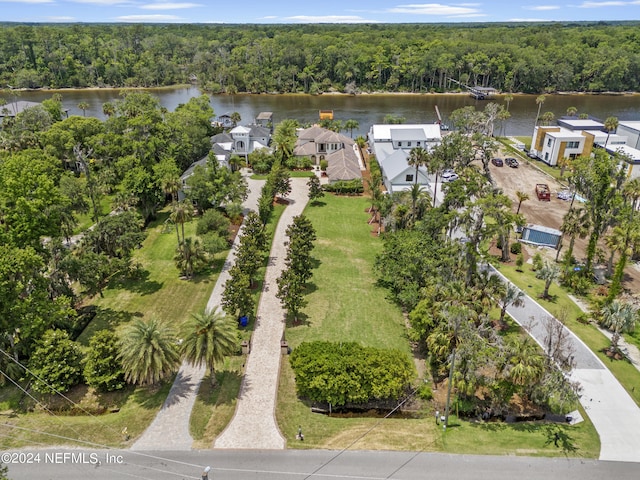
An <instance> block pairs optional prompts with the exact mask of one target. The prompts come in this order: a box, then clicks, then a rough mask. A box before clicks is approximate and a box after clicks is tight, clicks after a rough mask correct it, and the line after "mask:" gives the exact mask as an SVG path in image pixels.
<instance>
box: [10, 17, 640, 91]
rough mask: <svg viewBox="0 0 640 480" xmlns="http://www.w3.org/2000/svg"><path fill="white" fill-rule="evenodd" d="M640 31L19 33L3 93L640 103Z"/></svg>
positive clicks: (327, 28)
mask: <svg viewBox="0 0 640 480" xmlns="http://www.w3.org/2000/svg"><path fill="white" fill-rule="evenodd" d="M639 35H640V34H638V28H637V23H635V22H614V23H604V22H598V23H587V22H575V23H540V24H537V23H536V24H525V23H509V24H455V25H453V24H387V25H379V24H368V25H46V24H43V25H14V24H9V25H7V24H5V25H4V26H3V27H2V28H1V29H0V85H9V86H11V87H15V88H42V87H50V88H66V87H76V88H81V87H90V86H98V87H106V86H109V87H157V86H164V85H175V84H182V83H186V82H190V81H195V80H197V81H198V82H199V83H200V85H201V86H202V87H203V88H204V89H205V90H206V91H208V92H211V93H223V92H224V93H238V92H249V93H266V92H279V93H293V92H304V93H322V92H329V91H342V92H347V93H357V92H359V91H389V92H396V91H402V92H429V91H435V92H443V91H448V90H455V89H457V88H459V86H458V85H456V84H455V83H453V82H451V79H453V80H458V81H460V82H462V83H465V84H469V85H482V86H492V87H495V88H498V89H500V90H503V91H508V92H524V93H543V92H545V91H581V92H601V91H638V90H640V85H639V82H640V54H639V53H638V50H637V45H638V42H639V41H640V37H639Z"/></svg>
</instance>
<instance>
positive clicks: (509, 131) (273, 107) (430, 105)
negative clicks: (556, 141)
mask: <svg viewBox="0 0 640 480" xmlns="http://www.w3.org/2000/svg"><path fill="white" fill-rule="evenodd" d="M147 91H149V92H150V93H152V94H154V95H156V96H157V97H158V98H159V99H160V103H161V104H162V105H163V106H164V107H166V108H167V109H168V110H170V111H173V110H174V109H175V108H176V107H177V106H178V105H179V104H181V103H186V102H187V101H188V100H189V98H191V97H194V96H198V95H200V94H201V92H200V90H199V89H198V88H197V87H194V86H191V87H180V88H164V89H149V90H147ZM53 93H60V94H61V95H62V102H63V104H64V106H65V108H68V109H69V115H83V112H82V110H81V109H79V108H78V104H80V103H81V102H86V103H87V104H88V105H89V107H88V108H87V109H86V112H85V113H86V115H87V116H95V117H98V118H101V119H103V118H105V116H104V114H103V113H102V104H103V103H105V102H109V101H115V100H117V99H118V98H120V97H119V94H120V90H117V89H91V90H59V91H57V92H53V91H23V92H19V93H17V94H16V95H17V96H16V97H14V96H13V95H11V94H6V93H3V94H2V96H3V97H4V98H5V100H7V101H8V102H11V101H13V100H14V98H15V99H17V100H27V101H33V102H40V101H42V100H45V99H47V98H50V97H51V95H52V94H53ZM536 98H537V96H536V95H515V96H514V99H513V101H511V103H510V105H509V111H510V113H511V118H509V119H508V120H507V121H505V124H504V127H502V126H501V125H500V122H498V123H497V125H496V132H497V133H498V134H502V133H504V134H506V135H531V134H532V132H533V126H534V123H535V116H536V113H537V110H538V105H537V104H536ZM493 101H495V102H498V103H501V104H505V103H504V96H497V97H495V99H494V100H493ZM486 103H487V101H486V100H484V101H478V100H474V99H473V98H471V97H470V96H468V95H463V94H460V95H457V94H422V95H420V94H416V95H403V94H375V95H357V96H353V95H316V96H312V95H214V96H212V97H211V105H212V107H213V109H214V112H215V114H216V115H221V114H223V113H231V112H238V113H239V114H240V116H241V117H242V121H241V123H244V124H246V123H250V122H251V120H252V119H253V118H254V117H255V116H256V115H257V114H258V113H259V112H263V111H269V112H273V117H274V122H275V123H277V122H279V121H281V120H283V119H285V118H295V119H297V120H299V121H301V122H313V121H316V120H317V119H318V110H333V111H334V118H335V119H337V120H342V121H345V120H349V119H353V120H356V121H358V123H359V124H360V128H359V129H358V130H356V131H354V132H353V133H354V136H355V135H364V134H366V132H367V131H368V130H369V127H370V126H371V125H373V124H374V123H382V121H383V119H384V117H385V115H388V114H392V115H396V116H402V117H404V118H405V119H406V122H407V123H432V122H434V121H435V120H436V113H435V106H436V105H437V106H438V108H439V110H440V112H441V114H442V116H443V119H444V121H445V123H446V122H447V118H448V117H449V115H450V114H451V112H452V111H454V110H456V109H458V108H461V107H464V106H467V105H474V106H476V107H477V108H479V109H482V108H484V105H486ZM568 107H576V108H577V109H578V113H588V114H590V115H592V116H593V117H595V118H598V119H600V120H604V119H605V118H607V117H610V116H613V117H618V120H640V95H579V94H578V95H574V94H566V95H547V96H546V100H545V102H544V104H543V105H542V109H541V113H544V112H548V111H550V112H553V113H554V115H555V116H556V118H557V117H560V116H561V115H564V114H566V111H567V108H568ZM503 128H504V129H503Z"/></svg>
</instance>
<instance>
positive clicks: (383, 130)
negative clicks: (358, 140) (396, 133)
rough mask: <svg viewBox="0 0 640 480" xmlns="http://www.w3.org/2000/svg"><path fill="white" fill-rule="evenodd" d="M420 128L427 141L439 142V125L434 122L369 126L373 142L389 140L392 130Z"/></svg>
mask: <svg viewBox="0 0 640 480" xmlns="http://www.w3.org/2000/svg"><path fill="white" fill-rule="evenodd" d="M414 129H420V130H422V131H423V132H424V136H425V138H426V140H427V141H431V142H439V141H440V140H441V139H442V133H441V131H440V125H438V124H436V123H424V124H400V125H389V124H376V125H373V126H372V127H371V136H372V137H373V141H374V142H391V131H392V130H414Z"/></svg>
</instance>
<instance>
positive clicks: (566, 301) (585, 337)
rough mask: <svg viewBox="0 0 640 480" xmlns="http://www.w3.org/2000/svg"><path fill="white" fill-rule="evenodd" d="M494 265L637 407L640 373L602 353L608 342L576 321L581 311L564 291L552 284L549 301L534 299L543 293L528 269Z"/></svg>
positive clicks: (639, 398)
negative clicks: (557, 321) (556, 322)
mask: <svg viewBox="0 0 640 480" xmlns="http://www.w3.org/2000/svg"><path fill="white" fill-rule="evenodd" d="M494 265H495V266H496V268H498V269H499V270H500V272H502V273H503V274H504V275H505V276H506V277H507V278H508V279H509V280H511V281H512V282H513V283H515V284H516V285H517V286H518V287H519V288H520V289H522V290H523V291H524V292H526V293H527V294H528V295H530V296H531V297H532V298H535V299H536V300H537V301H538V303H540V305H542V306H543V307H544V308H546V309H547V310H548V311H549V312H550V313H551V314H552V315H554V316H555V317H556V318H564V320H565V324H566V326H567V328H569V330H571V331H572V332H573V333H575V334H576V335H577V336H578V337H579V338H580V339H581V340H582V341H583V342H584V343H585V344H586V345H587V346H588V347H589V348H590V349H591V351H593V352H595V354H596V355H597V356H598V357H599V358H600V360H602V361H603V362H604V364H605V365H606V366H607V367H608V368H609V370H611V373H613V375H614V376H615V377H616V378H617V379H618V381H619V382H620V383H621V384H622V386H623V387H624V388H625V389H626V390H627V392H628V393H629V395H631V397H632V398H633V399H634V400H635V402H636V403H637V404H638V405H639V406H640V388H636V387H637V386H638V385H640V371H638V369H637V368H635V366H634V365H632V364H631V363H630V362H628V361H626V360H612V359H610V358H609V357H607V356H606V355H605V354H604V353H602V351H603V350H604V349H605V348H607V347H608V346H609V345H610V341H609V340H608V339H607V337H605V336H604V335H603V334H602V333H600V331H598V329H597V328H596V327H595V326H593V325H591V324H584V323H581V322H578V321H577V320H576V319H577V318H578V316H579V315H580V314H581V313H582V310H581V309H580V308H579V307H578V306H577V305H576V304H575V303H574V302H573V301H572V300H571V299H570V298H569V296H568V295H567V293H566V291H565V290H564V289H563V288H562V287H561V286H560V285H558V284H553V285H552V286H551V288H550V289H549V294H550V295H552V297H553V299H552V300H544V299H540V298H537V297H538V295H540V294H541V293H542V292H543V290H544V282H543V281H542V280H539V279H537V278H536V277H535V272H533V271H532V270H531V267H530V266H528V265H525V266H524V268H523V270H524V271H523V272H517V271H516V269H515V267H514V266H510V265H502V264H500V263H499V262H495V263H494Z"/></svg>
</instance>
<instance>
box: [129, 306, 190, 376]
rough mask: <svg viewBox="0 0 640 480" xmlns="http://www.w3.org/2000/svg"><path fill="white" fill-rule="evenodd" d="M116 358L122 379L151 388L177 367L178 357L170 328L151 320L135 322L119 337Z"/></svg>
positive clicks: (176, 346)
mask: <svg viewBox="0 0 640 480" xmlns="http://www.w3.org/2000/svg"><path fill="white" fill-rule="evenodd" d="M118 344H119V345H118V346H119V350H120V353H119V358H120V360H121V362H122V368H123V370H124V373H125V379H126V380H127V381H128V382H130V383H134V384H140V385H153V384H155V383H157V382H159V381H160V380H163V379H164V378H166V377H168V376H169V375H171V374H172V373H173V372H175V371H177V370H178V367H179V366H180V354H179V352H178V344H177V342H176V337H175V334H174V331H173V329H171V328H170V327H169V326H167V325H165V324H163V323H161V322H159V321H158V320H156V319H154V318H152V319H151V320H149V321H148V322H145V321H143V320H141V319H136V320H134V321H133V323H132V324H131V325H129V326H128V327H127V328H126V329H125V330H124V331H123V332H122V335H121V336H120V338H119V342H118Z"/></svg>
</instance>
